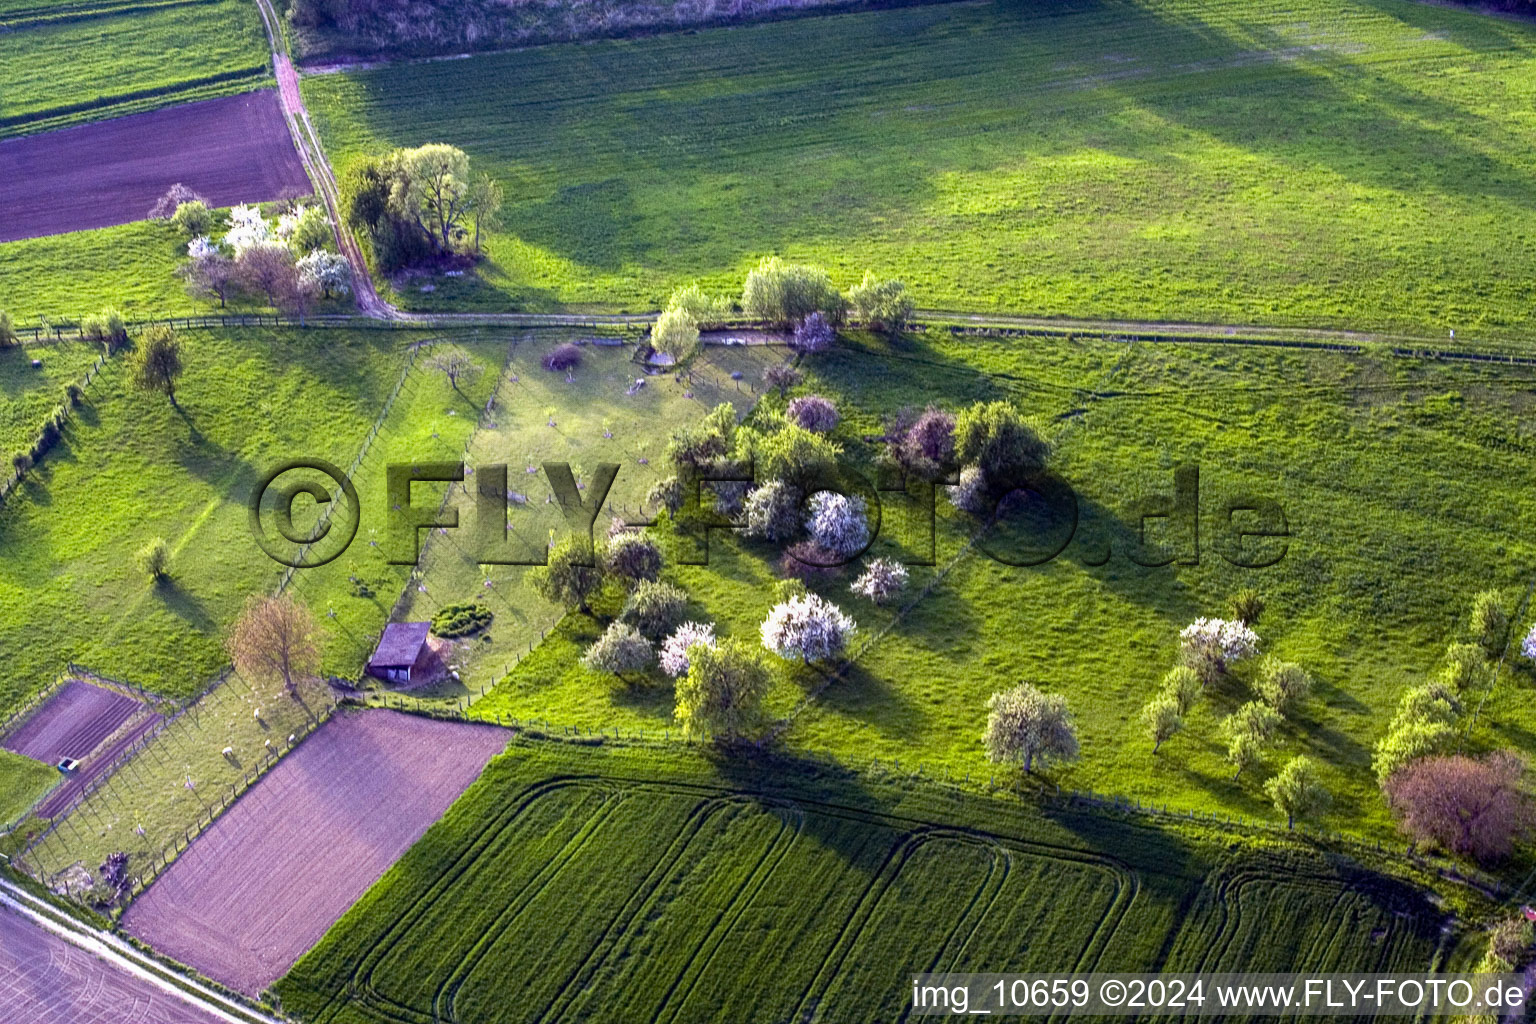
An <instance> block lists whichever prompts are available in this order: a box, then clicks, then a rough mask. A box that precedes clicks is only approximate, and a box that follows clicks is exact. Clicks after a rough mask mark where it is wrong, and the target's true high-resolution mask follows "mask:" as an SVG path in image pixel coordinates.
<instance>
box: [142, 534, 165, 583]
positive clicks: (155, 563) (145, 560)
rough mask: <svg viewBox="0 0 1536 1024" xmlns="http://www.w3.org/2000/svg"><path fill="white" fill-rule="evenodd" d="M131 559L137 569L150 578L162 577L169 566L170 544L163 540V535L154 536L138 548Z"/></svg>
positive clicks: (157, 578)
mask: <svg viewBox="0 0 1536 1024" xmlns="http://www.w3.org/2000/svg"><path fill="white" fill-rule="evenodd" d="M133 560H134V564H135V565H137V566H138V567H139V571H140V572H142V573H145V574H146V575H148V576H149V577H150V578H151V579H156V580H159V579H164V578H165V576H166V572H167V570H169V569H170V566H171V546H170V545H169V544H167V543H166V542H165V538H164V537H156V538H155V539H154V540H152V541H150V542H149V543H148V544H145V545H144V546H143V547H142V548H139V550H138V552H137V553H136V554H135V555H134V556H133Z"/></svg>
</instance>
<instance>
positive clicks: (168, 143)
mask: <svg viewBox="0 0 1536 1024" xmlns="http://www.w3.org/2000/svg"><path fill="white" fill-rule="evenodd" d="M104 152H109V153H114V154H117V155H116V156H115V157H114V159H112V160H102V159H101V158H100V157H101V154H102V153H104ZM0 166H5V167H8V168H13V169H14V171H13V173H11V174H7V175H4V176H3V177H0V205H3V206H4V208H5V211H6V217H5V220H4V222H0V242H11V241H16V240H18V239H23V238H33V237H37V236H40V235H55V234H62V233H65V232H72V231H84V230H88V229H91V228H103V227H110V226H113V225H116V224H125V223H128V222H130V221H136V220H144V219H145V218H146V217H148V216H149V211H150V208H151V207H152V206H154V205H155V201H156V200H157V199H159V198H160V197H161V196H162V195H164V194H165V191H166V189H168V188H170V187H171V186H172V185H175V184H177V183H180V184H183V185H187V186H189V187H191V188H192V189H193V190H194V191H196V192H197V193H199V194H200V195H202V196H204V197H206V198H207V199H208V201H209V205H210V206H216V207H222V206H233V205H235V204H236V203H256V202H266V201H268V200H273V199H289V198H292V197H295V196H307V195H309V194H310V193H311V192H312V191H313V190H314V189H313V187H312V186H311V185H310V182H309V178H308V177H307V176H306V175H305V173H304V165H303V164H302V163H300V161H299V155H298V153H297V152H295V151H294V148H293V140H292V138H291V137H290V135H289V133H288V126H287V125H286V124H285V123H284V122H283V113H282V110H281V108H280V107H279V106H278V100H277V93H276V92H275V91H273V90H269V89H263V90H260V91H257V92H247V93H242V94H240V95H238V96H226V97H222V98H219V99H211V100H203V101H200V102H197V103H186V104H182V105H180V106H175V107H167V108H165V109H161V110H155V111H150V112H148V113H143V114H131V115H129V116H127V117H119V118H114V119H112V120H111V121H104V122H99V123H96V124H89V125H82V126H80V127H77V128H66V129H63V130H60V131H57V132H47V133H44V134H41V135H34V136H29V137H27V138H24V139H8V140H4V141H0ZM52 312H55V313H59V312H64V310H54V311H52ZM161 312H168V311H166V310H162V311H161Z"/></svg>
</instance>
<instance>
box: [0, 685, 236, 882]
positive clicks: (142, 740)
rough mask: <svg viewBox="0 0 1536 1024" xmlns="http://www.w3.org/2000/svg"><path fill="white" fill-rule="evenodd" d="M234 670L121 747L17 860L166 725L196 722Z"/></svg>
mask: <svg viewBox="0 0 1536 1024" xmlns="http://www.w3.org/2000/svg"><path fill="white" fill-rule="evenodd" d="M69 664H70V667H71V668H72V669H76V670H78V671H79V674H81V675H86V676H89V677H91V678H96V679H102V678H106V677H104V676H100V675H99V674H97V673H94V672H92V671H91V670H89V669H85V668H82V667H81V666H77V665H75V663H74V662H70V663H69ZM232 672H233V668H232V667H225V668H224V669H223V670H222V671H221V672H219V674H218V675H216V676H214V678H213V681H212V682H211V683H209V684H208V685H207V686H205V687H203V689H202V691H201V692H200V693H199V694H198V695H197V696H196V697H195V698H193V699H191V700H188V701H186V702H184V703H181V704H179V705H178V706H177V708H176V710H175V711H174V712H173V713H172V714H170V715H165V716H162V717H161V719H160V720H159V721H158V722H156V723H155V724H154V725H152V726H150V727H149V729H147V730H145V732H144V733H143V735H141V736H139V737H138V738H137V739H135V740H134V741H133V742H132V743H131V744H129V745H128V746H127V747H125V748H124V749H123V750H122V751H120V752H119V753H118V754H117V755H116V756H115V757H113V758H112V760H111V761H110V762H108V764H107V767H106V768H105V769H104V770H103V771H101V772H100V773H99V774H98V775H96V777H95V778H93V779H91V781H90V782H88V783H86V785H85V786H83V787H82V788H81V790H80V792H79V793H76V794H75V796H74V797H73V798H71V799H70V801H69V803H67V804H65V805H64V807H63V808H61V809H60V810H58V811H57V812H55V813H54V814H53V815H52V816H50V818H49V820H48V827H47V828H45V829H44V830H43V831H42V832H40V833H38V834H37V835H36V836H34V837H32V839H30V840H29V841H28V842H27V844H26V846H25V847H23V848H22V851H21V853H19V854H18V855H17V858H16V859H17V861H18V863H19V862H20V861H21V860H22V858H24V857H25V856H26V855H27V854H28V853H30V852H31V851H33V850H35V849H37V848H38V847H40V846H41V845H42V844H43V841H44V840H46V839H47V838H48V837H49V836H51V835H53V834H54V833H55V832H57V831H58V830H59V828H60V827H61V826H63V824H64V823H65V821H66V820H67V819H68V818H69V816H70V815H71V814H73V813H75V811H77V810H79V809H80V808H81V807H83V806H84V805H85V801H86V800H87V799H89V798H90V797H91V796H93V795H95V794H96V792H97V791H98V790H100V789H102V788H103V787H104V786H106V785H107V784H108V783H109V782H111V781H112V778H113V777H114V776H115V775H116V774H117V771H118V769H120V768H122V767H123V766H124V765H126V764H127V763H128V762H129V761H131V760H132V759H133V758H135V757H137V756H138V755H139V754H141V753H143V752H144V751H145V750H147V749H148V748H149V746H150V744H151V743H153V742H154V741H155V740H156V739H158V738H159V737H160V736H161V735H162V734H164V733H165V731H166V730H167V729H170V728H171V727H172V726H173V725H176V724H177V723H178V722H180V721H181V720H182V719H183V718H184V717H185V716H188V715H190V716H192V719H193V721H194V723H195V722H196V719H197V705H198V702H199V701H201V700H202V698H203V697H204V696H206V695H207V694H209V693H211V692H212V691H213V689H214V688H215V687H216V686H218V685H219V684H220V683H223V682H224V681H225V680H226V679H227V678H228V677H229V676H230V675H231V674H232ZM46 799H47V795H46V794H45V795H44V796H42V797H40V798H38V800H36V801H35V802H34V803H33V804H32V807H31V808H29V809H28V816H30V814H31V812H32V810H35V809H36V808H37V807H39V806H41V805H42V803H43V802H44V801H45V800H46ZM23 820H25V819H23Z"/></svg>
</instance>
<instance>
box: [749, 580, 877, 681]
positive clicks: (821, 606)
mask: <svg viewBox="0 0 1536 1024" xmlns="http://www.w3.org/2000/svg"><path fill="white" fill-rule="evenodd" d="M858 628H859V627H858V624H857V623H855V622H854V621H853V618H852V617H851V616H849V615H847V614H845V613H844V612H843V610H842V609H841V608H839V607H838V606H837V605H835V604H833V603H832V602H831V601H828V600H827V599H826V598H824V597H821V596H820V595H818V594H801V595H797V596H795V597H791V598H790V599H789V600H787V601H783V602H780V603H779V604H776V605H774V606H773V608H772V610H771V611H769V612H768V617H767V618H766V619H764V620H763V625H762V635H763V646H764V647H766V648H768V650H770V651H772V652H773V653H774V654H777V655H778V656H779V657H781V658H799V659H800V660H801V661H803V662H805V663H806V664H807V665H809V664H810V663H811V662H813V661H821V660H823V659H826V658H832V657H836V656H837V655H838V654H841V653H842V651H843V649H844V648H845V647H847V646H848V638H849V637H851V636H853V634H854V633H855V632H856V631H857V630H858Z"/></svg>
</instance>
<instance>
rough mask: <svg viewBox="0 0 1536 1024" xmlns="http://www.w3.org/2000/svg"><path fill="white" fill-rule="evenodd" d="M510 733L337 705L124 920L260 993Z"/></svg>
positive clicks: (207, 969)
mask: <svg viewBox="0 0 1536 1024" xmlns="http://www.w3.org/2000/svg"><path fill="white" fill-rule="evenodd" d="M509 737H510V733H507V732H505V731H504V730H501V729H497V728H495V727H492V726H483V725H466V724H462V723H454V722H439V721H435V720H432V719H427V718H420V717H416V716H411V715H403V714H398V713H396V712H393V711H361V712H342V713H339V714H337V715H335V716H334V717H332V719H331V720H330V721H329V722H327V723H326V724H325V725H323V726H321V727H320V728H319V729H318V730H316V732H315V733H314V734H313V735H311V736H310V737H309V738H308V739H307V740H305V741H304V743H303V744H302V745H300V746H299V748H298V749H297V750H295V751H294V753H293V754H292V755H291V756H289V757H287V758H285V759H284V760H283V761H281V762H280V763H279V764H278V765H277V766H276V767H275V768H273V769H272V771H271V772H270V773H269V774H268V775H267V776H266V777H264V778H263V779H262V780H261V781H260V782H258V783H257V784H256V785H255V786H253V787H252V788H251V789H250V791H249V792H247V793H246V794H245V795H244V796H243V797H242V798H241V799H240V800H239V801H238V802H237V803H236V804H235V805H234V806H233V807H232V808H230V810H229V811H227V812H226V813H225V814H224V815H223V816H222V817H220V818H219V819H218V820H217V821H216V822H214V824H213V825H212V826H211V827H210V828H209V829H208V830H207V831H206V832H204V833H203V834H202V835H201V836H199V837H198V838H197V840H196V841H195V842H193V843H192V845H191V846H189V847H188V848H187V850H186V852H185V853H183V854H182V855H181V857H180V858H178V859H177V861H176V862H175V863H174V864H173V865H171V867H170V868H169V869H168V870H167V871H166V872H165V873H164V874H163V875H161V876H160V877H159V878H158V879H156V880H155V882H154V884H153V885H151V886H150V887H149V889H147V890H146V891H145V892H144V893H143V894H142V895H140V896H139V898H138V899H137V900H135V901H134V903H133V905H132V906H131V907H130V908H129V909H128V912H127V913H126V914H125V915H124V916H123V927H124V928H125V929H126V930H127V931H128V932H129V933H130V934H132V935H134V936H136V937H138V938H140V939H143V940H145V941H146V942H149V943H150V944H152V945H153V946H154V947H155V948H156V949H158V950H160V951H161V952H164V953H167V954H169V955H171V956H173V957H175V958H176V959H178V960H181V961H183V962H184V963H187V964H190V965H191V966H193V967H195V968H197V970H198V971H199V972H201V973H203V974H205V975H207V976H208V977H211V978H214V979H215V980H217V981H221V982H223V983H224V984H226V985H229V986H230V987H232V988H235V989H237V990H239V991H241V992H244V993H246V994H247V995H252V996H254V995H258V994H259V993H260V992H261V991H262V990H263V989H265V988H266V987H267V985H268V984H270V983H271V982H272V981H275V980H276V979H277V978H278V977H280V976H281V975H282V974H283V973H285V972H286V971H287V969H288V968H289V966H291V965H292V963H293V961H294V960H295V959H297V958H298V956H299V955H300V954H301V953H303V952H304V951H305V950H307V949H308V948H309V947H310V946H312V945H314V943H315V942H316V941H317V940H318V939H319V938H320V936H321V935H323V934H324V933H325V931H326V929H327V928H329V927H330V926H331V924H332V923H333V922H334V921H335V920H336V919H337V918H338V917H340V916H341V915H342V913H343V912H344V911H345V910H346V909H347V908H348V907H349V906H351V905H352V903H353V902H354V901H355V900H356V899H357V897H358V896H360V895H362V893H363V891H364V890H365V889H367V888H368V886H370V885H371V884H373V882H374V881H375V880H376V879H377V878H378V877H379V876H380V875H381V874H383V872H384V870H385V869H386V868H388V867H389V866H390V865H391V864H393V863H394V862H395V860H396V858H398V857H399V856H400V855H401V854H402V853H404V852H405V850H406V849H407V848H408V847H409V846H410V845H411V844H412V843H413V842H415V841H416V839H417V838H418V837H419V836H420V835H421V834H422V833H423V832H424V831H426V829H427V826H428V825H430V824H431V823H432V822H434V821H436V820H437V818H438V817H439V816H440V815H441V814H442V813H443V811H444V810H445V809H446V808H447V807H448V806H449V805H450V804H451V803H453V801H454V800H455V799H456V798H457V797H458V796H459V794H460V793H462V792H463V791H464V789H465V787H466V786H468V785H469V784H470V783H471V782H472V781H474V779H475V777H476V776H477V775H479V774H480V770H481V769H482V768H483V767H484V766H485V763H486V762H487V761H488V760H490V758H491V757H492V756H494V755H495V754H497V753H498V752H499V751H501V749H502V748H503V747H505V746H506V743H507V740H508V738H509Z"/></svg>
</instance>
